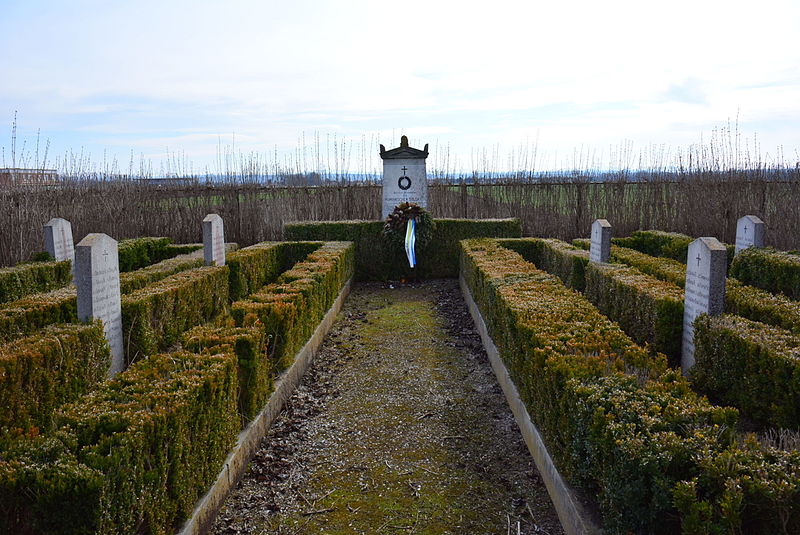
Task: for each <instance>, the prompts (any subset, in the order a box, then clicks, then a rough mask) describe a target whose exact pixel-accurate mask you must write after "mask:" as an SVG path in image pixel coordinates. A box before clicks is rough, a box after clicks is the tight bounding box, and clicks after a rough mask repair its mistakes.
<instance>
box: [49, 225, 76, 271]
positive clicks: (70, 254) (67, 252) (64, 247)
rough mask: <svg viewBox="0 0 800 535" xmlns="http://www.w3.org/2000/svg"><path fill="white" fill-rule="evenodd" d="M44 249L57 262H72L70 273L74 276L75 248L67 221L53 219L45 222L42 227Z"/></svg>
mask: <svg viewBox="0 0 800 535" xmlns="http://www.w3.org/2000/svg"><path fill="white" fill-rule="evenodd" d="M44 249H45V251H47V252H48V253H50V256H52V257H53V258H55V259H56V261H58V262H61V261H63V260H69V261H70V262H72V273H73V275H74V274H75V246H74V242H73V241H72V224H70V222H69V221H67V220H66V219H61V218H60V217H54V218H53V219H51V220H50V221H48V222H47V224H46V225H45V226H44Z"/></svg>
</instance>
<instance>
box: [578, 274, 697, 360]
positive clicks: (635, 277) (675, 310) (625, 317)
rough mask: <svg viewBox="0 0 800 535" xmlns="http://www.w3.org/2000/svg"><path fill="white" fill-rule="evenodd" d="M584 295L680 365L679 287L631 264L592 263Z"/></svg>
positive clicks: (630, 331)
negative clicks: (645, 272)
mask: <svg viewBox="0 0 800 535" xmlns="http://www.w3.org/2000/svg"><path fill="white" fill-rule="evenodd" d="M584 295H585V296H586V297H587V299H589V301H591V302H592V304H594V305H595V306H596V307H597V308H599V309H600V311H601V312H602V313H603V314H605V315H606V316H608V317H609V318H610V319H612V320H614V321H616V322H617V323H619V324H620V326H621V327H622V328H623V330H624V331H625V332H626V333H627V334H628V335H629V336H630V337H631V338H633V339H634V340H635V341H636V342H638V343H640V344H649V345H650V348H651V349H652V350H653V351H657V352H661V353H664V354H665V355H667V357H668V358H669V363H670V366H680V358H681V333H682V331H683V291H682V290H681V289H680V288H678V287H677V286H675V285H674V284H671V283H669V282H665V281H661V280H658V279H656V278H653V277H651V276H649V275H645V274H644V273H642V272H640V271H638V270H636V269H634V268H631V267H628V266H622V265H618V264H596V263H590V264H589V265H588V266H587V267H586V289H585V291H584Z"/></svg>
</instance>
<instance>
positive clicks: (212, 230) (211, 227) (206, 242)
mask: <svg viewBox="0 0 800 535" xmlns="http://www.w3.org/2000/svg"><path fill="white" fill-rule="evenodd" d="M203 258H204V259H205V263H206V265H207V266H224V265H225V232H224V231H223V228H222V218H221V217H220V216H218V215H217V214H208V215H207V216H206V217H205V219H203Z"/></svg>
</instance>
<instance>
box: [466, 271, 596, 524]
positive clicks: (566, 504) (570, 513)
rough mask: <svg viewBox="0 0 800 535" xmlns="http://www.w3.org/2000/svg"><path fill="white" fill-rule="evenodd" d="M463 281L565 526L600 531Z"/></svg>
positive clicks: (496, 371) (489, 351)
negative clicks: (558, 465) (556, 457)
mask: <svg viewBox="0 0 800 535" xmlns="http://www.w3.org/2000/svg"><path fill="white" fill-rule="evenodd" d="M459 284H460V285H461V293H462V294H464V300H465V301H466V302H467V307H468V308H469V313H470V315H471V316H472V320H473V321H474V322H475V327H476V328H477V329H478V332H479V333H480V335H481V340H482V341H483V346H484V347H485V348H486V353H487V354H488V355H489V360H490V361H491V363H492V369H493V370H494V374H495V375H496V376H497V381H498V383H500V387H501V388H502V389H503V393H504V394H505V396H506V400H507V401H508V405H509V407H511V412H513V413H514V419H515V420H516V421H517V425H518V426H519V429H520V431H521V432H522V437H523V438H524V439H525V444H527V446H528V450H529V451H530V452H531V456H532V457H533V460H534V462H535V463H536V468H538V469H539V473H540V474H541V476H542V480H543V481H544V484H545V486H546V487H547V492H548V493H549V494H550V499H551V500H553V505H555V508H556V512H557V513H558V518H559V520H560V521H561V526H562V527H563V528H564V531H565V532H566V533H567V535H600V534H602V533H603V531H602V530H601V529H600V528H599V527H598V526H597V525H596V524H595V523H594V521H593V520H592V519H591V518H590V516H589V515H588V513H587V512H586V511H585V509H584V508H583V507H582V506H581V504H580V502H579V501H578V499H577V497H576V496H575V495H574V493H573V491H572V490H571V489H570V488H569V486H568V485H567V483H566V482H565V481H564V479H563V478H562V477H561V474H560V473H559V472H558V469H557V468H556V466H555V464H554V463H553V459H552V458H551V457H550V453H549V452H548V451H547V447H546V446H545V444H544V441H543V440H542V436H541V434H540V433H539V430H538V429H537V428H536V426H535V425H534V423H533V422H532V421H531V417H530V415H529V414H528V411H527V409H526V408H525V405H524V403H523V402H522V399H521V398H520V397H519V392H518V391H517V387H516V386H515V385H514V382H513V381H512V380H511V376H510V375H509V374H508V370H507V369H506V366H505V364H504V363H503V361H502V360H501V359H500V352H499V351H498V350H497V346H495V344H494V342H493V341H492V339H491V337H490V336H489V331H488V330H487V329H486V323H485V322H484V321H483V316H481V312H480V310H479V309H478V305H477V304H476V303H475V300H474V299H473V298H472V293H471V292H470V291H469V288H468V287H467V284H466V282H465V281H464V277H459Z"/></svg>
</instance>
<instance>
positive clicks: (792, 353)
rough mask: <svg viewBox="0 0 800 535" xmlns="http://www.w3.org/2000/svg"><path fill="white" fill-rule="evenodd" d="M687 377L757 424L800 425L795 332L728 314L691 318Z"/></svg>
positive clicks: (799, 344) (799, 347) (799, 351)
mask: <svg viewBox="0 0 800 535" xmlns="http://www.w3.org/2000/svg"><path fill="white" fill-rule="evenodd" d="M695 359H696V363H695V365H694V367H693V368H692V372H691V377H692V382H693V383H694V384H695V386H697V388H699V389H700V390H702V391H703V392H706V393H707V394H708V395H709V396H711V397H713V398H714V399H718V400H719V401H720V402H722V403H729V404H731V405H733V406H735V407H737V408H739V409H740V410H741V411H742V412H743V413H744V414H746V415H747V416H748V417H749V418H752V419H753V420H755V421H757V422H758V423H760V424H762V425H768V426H775V427H787V428H792V429H797V428H798V427H800V337H797V336H795V335H793V334H792V333H791V332H789V331H786V330H784V329H779V328H776V327H770V326H768V325H764V324H763V323H758V322H755V321H751V320H748V319H745V318H741V317H738V316H732V315H727V314H726V315H722V316H716V317H709V316H701V317H700V318H698V319H697V320H696V322H695Z"/></svg>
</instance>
